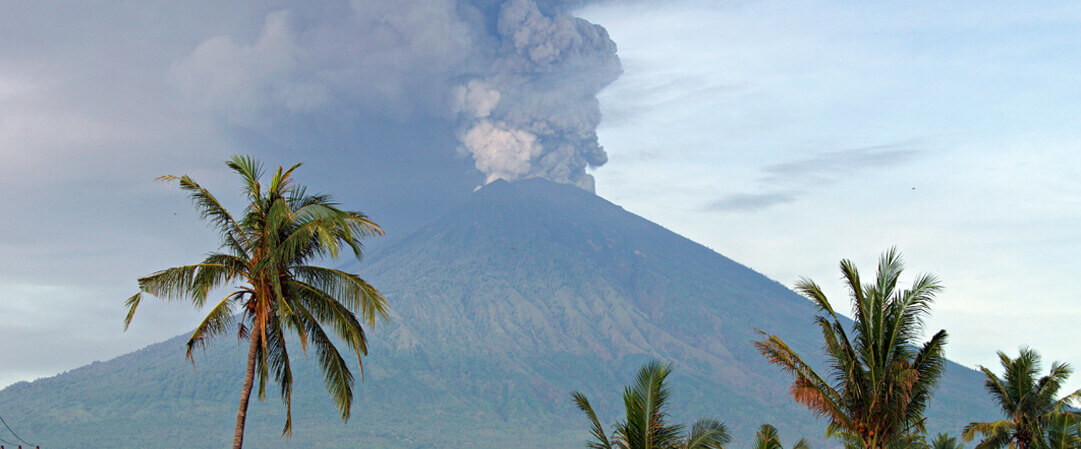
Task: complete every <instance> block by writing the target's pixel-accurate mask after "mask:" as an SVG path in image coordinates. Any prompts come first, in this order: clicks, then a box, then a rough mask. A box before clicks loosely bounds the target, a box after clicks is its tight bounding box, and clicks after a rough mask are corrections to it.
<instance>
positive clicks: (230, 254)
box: [124, 156, 387, 449]
mask: <svg viewBox="0 0 1081 449" xmlns="http://www.w3.org/2000/svg"><path fill="white" fill-rule="evenodd" d="M226 165H227V166H228V167H229V168H230V169H232V170H233V171H234V172H236V173H237V174H239V175H240V177H241V179H242V180H243V183H244V191H245V194H246V195H247V200H248V201H249V204H248V206H247V208H246V209H245V210H244V215H243V216H242V217H241V218H240V220H237V219H234V217H233V216H232V215H231V214H230V213H229V211H227V210H226V209H225V208H224V207H222V205H221V203H220V202H219V201H218V200H217V198H215V197H214V195H212V194H211V193H210V192H208V191H207V190H206V189H204V188H203V187H202V186H200V185H199V184H197V183H196V182H195V181H193V180H192V179H191V178H189V177H187V176H180V177H176V176H168V175H167V176H162V177H161V178H159V179H160V180H164V181H168V182H172V181H176V182H178V183H179V186H180V189H181V190H183V191H185V192H187V193H188V194H189V196H190V197H191V199H192V203H193V205H194V206H195V209H196V210H197V211H198V212H199V214H200V215H201V217H202V218H203V219H205V220H207V221H209V222H210V225H211V226H212V227H213V228H214V229H215V230H216V231H217V232H218V234H219V235H220V237H221V246H220V248H219V251H217V252H212V253H210V254H209V255H208V256H206V258H205V259H203V261H202V262H200V263H196V264H192V265H185V266H180V267H174V268H169V269H166V270H162V271H158V272H156V273H154V274H151V275H149V276H146V277H143V278H140V279H139V293H136V294H135V295H133V296H132V297H131V298H128V300H127V301H126V302H125V305H126V306H127V307H128V313H127V316H126V317H125V318H124V329H127V327H128V325H129V324H130V323H131V319H132V317H133V316H134V315H135V309H136V308H137V307H138V306H139V304H140V303H141V301H142V298H143V294H144V293H146V294H150V295H153V296H156V297H158V298H161V299H163V300H166V301H172V300H179V299H186V300H188V301H190V302H191V303H192V305H193V306H195V307H196V308H201V307H202V306H203V305H204V304H205V302H206V299H207V296H208V295H209V294H210V292H211V291H212V290H213V289H215V288H217V287H224V286H231V285H235V287H233V288H234V290H232V291H230V292H229V293H228V294H226V295H225V296H224V297H223V298H222V299H221V300H220V301H219V302H217V303H216V304H215V305H214V306H213V307H212V308H211V309H210V312H209V313H208V314H207V315H206V318H204V319H203V321H202V322H201V323H199V326H198V327H196V329H195V332H194V333H192V335H191V338H190V339H189V340H188V343H187V357H188V359H189V360H192V362H193V363H194V359H193V358H192V349H194V348H195V347H196V346H201V345H203V344H205V342H206V341H207V340H209V339H211V338H213V337H216V336H220V335H222V334H224V333H226V332H227V331H228V329H229V328H230V327H231V326H232V324H233V323H235V322H237V321H239V332H238V336H239V338H241V339H243V338H247V339H248V340H249V347H248V360H247V371H246V374H245V376H244V386H243V389H242V390H241V396H240V406H239V409H238V411H237V418H236V432H235V434H234V436H233V448H235V449H240V447H241V446H242V443H243V440H244V421H245V416H246V414H247V410H248V400H249V399H250V397H251V391H252V386H253V382H254V378H255V377H258V379H259V399H260V400H263V399H264V398H265V395H266V384H267V379H268V377H270V375H271V374H273V378H274V381H275V382H277V383H278V384H279V386H280V388H281V397H282V401H283V402H284V404H285V410H286V419H285V427H284V428H283V429H282V434H283V435H290V434H291V433H292V413H291V410H292V387H293V374H292V371H291V369H290V366H289V353H288V351H287V349H286V334H289V333H295V334H296V335H297V337H299V342H300V347H301V349H302V350H304V352H307V348H308V346H309V345H310V346H312V347H314V348H315V351H316V353H317V354H318V355H319V366H320V367H321V368H322V371H323V375H324V381H325V384H326V387H327V390H328V392H329V393H330V395H331V396H332V397H333V398H334V401H335V403H336V404H337V406H338V409H339V410H340V411H341V416H342V420H347V419H349V410H350V406H351V404H352V401H353V391H352V388H353V374H352V372H351V371H350V369H349V366H348V364H347V362H346V359H345V358H344V357H342V355H341V354H340V353H339V352H338V349H337V348H336V347H335V345H334V343H332V341H331V339H330V337H329V336H328V335H327V332H326V330H325V329H324V326H329V327H330V328H332V329H333V332H334V334H336V335H337V337H338V338H340V339H341V341H342V342H343V343H344V344H345V346H347V347H348V348H349V349H350V350H351V351H352V352H353V354H354V355H355V356H356V358H357V361H358V365H359V361H360V357H361V355H367V340H366V338H365V334H364V328H363V327H362V325H361V323H360V321H359V320H358V318H357V316H356V314H357V313H359V314H360V315H361V316H362V318H363V319H364V320H365V321H366V322H367V323H368V325H369V326H371V325H374V324H375V319H376V318H379V319H381V320H386V319H387V305H386V301H385V300H384V299H383V297H382V295H381V294H380V293H379V291H378V290H376V289H375V288H373V287H372V286H371V285H369V284H368V283H367V282H365V281H364V280H363V279H361V278H360V277H358V276H357V275H355V274H350V273H346V272H344V271H340V270H335V269H331V268H324V267H320V266H315V265H311V263H313V262H317V261H319V260H320V259H321V258H325V257H327V256H330V257H332V258H334V257H338V255H339V254H340V253H341V252H342V251H343V250H345V249H347V248H348V249H349V250H352V252H353V254H354V255H355V256H356V257H358V258H359V257H360V255H361V250H362V248H363V247H362V245H361V242H360V239H361V238H364V237H369V236H374V235H382V234H383V230H382V229H380V228H379V226H378V225H376V224H375V223H373V222H371V221H370V220H368V218H367V217H366V216H365V215H364V214H362V213H360V212H356V211H346V210H341V209H339V208H338V204H337V203H335V202H334V201H333V200H332V198H331V197H330V196H329V195H324V194H315V195H313V194H308V193H307V191H306V189H305V188H304V187H303V186H300V185H297V184H295V183H294V182H293V179H292V174H293V171H294V170H296V168H297V167H299V166H300V164H296V165H294V166H292V167H290V168H289V169H287V170H283V169H282V168H281V167H278V170H277V172H276V173H275V174H274V176H273V178H272V179H271V180H270V184H269V185H268V186H266V189H265V190H264V186H263V184H262V183H261V179H262V175H263V168H262V166H261V165H260V164H259V163H258V162H256V161H255V160H254V159H252V158H251V157H247V156H233V157H232V158H231V159H230V160H229V161H227V163H226ZM238 312H239V313H240V315H239V318H238V317H237V313H238ZM359 368H360V369H361V370H362V372H363V366H359Z"/></svg>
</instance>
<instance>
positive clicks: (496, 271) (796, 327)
mask: <svg viewBox="0 0 1081 449" xmlns="http://www.w3.org/2000/svg"><path fill="white" fill-rule="evenodd" d="M718 232H723V230H718ZM834 262H835V261H823V263H834ZM151 268H153V267H151ZM353 269H359V270H360V271H361V273H362V275H363V276H364V277H366V278H367V279H369V280H370V281H372V282H373V283H374V284H375V285H376V286H378V287H379V288H381V289H382V290H383V291H384V292H385V293H386V295H387V296H388V298H389V300H390V302H391V305H392V307H393V313H394V319H393V321H392V322H391V323H390V324H389V325H388V326H385V327H383V328H380V329H377V330H375V331H373V332H372V333H371V339H372V340H373V345H372V350H371V355H370V357H367V358H366V359H365V361H364V363H365V368H366V370H365V374H366V377H365V381H364V382H362V383H358V385H357V388H356V390H357V401H356V403H355V405H354V409H353V418H352V419H351V420H350V421H349V423H348V424H345V425H343V424H342V423H341V420H340V419H338V418H337V414H336V413H335V412H334V409H333V406H332V404H331V401H330V399H329V398H328V397H327V395H326V393H325V391H324V390H323V385H322V377H321V375H320V374H319V372H318V371H317V369H316V368H314V365H313V364H311V363H310V361H305V360H304V358H303V357H298V356H296V355H295V354H299V351H298V350H294V351H293V353H294V358H295V359H296V363H297V365H298V367H297V373H296V376H297V382H296V387H295V393H294V436H293V438H292V439H288V440H286V439H282V438H281V437H279V433H280V426H281V425H282V422H283V420H282V414H281V406H280V401H279V400H278V398H277V396H276V392H275V391H276V390H274V389H270V390H269V391H268V394H267V396H268V397H267V401H266V402H265V403H262V404H259V403H253V404H254V406H253V409H252V411H251V412H250V413H249V423H250V424H249V427H248V433H247V434H248V436H247V437H246V439H245V442H246V443H247V444H248V445H249V447H253V448H266V447H326V448H358V447H359V448H421V447H423V448H430V447H463V448H464V447H469V448H496V447H499V448H506V447H521V448H574V447H582V446H583V442H584V440H585V437H586V432H585V429H586V423H585V421H584V419H583V418H582V416H581V415H580V414H579V413H578V412H577V411H576V410H575V409H574V408H573V405H572V403H571V401H570V399H569V393H570V391H572V390H579V391H582V392H584V393H586V395H587V396H589V397H590V399H591V401H593V402H594V403H595V404H594V405H595V406H597V407H598V409H599V413H600V415H601V419H602V421H604V422H606V423H608V422H611V421H613V420H614V419H615V413H616V411H617V409H618V406H619V400H620V394H621V391H622V387H623V386H624V385H626V384H627V383H629V381H630V379H631V377H632V376H633V374H634V372H635V371H636V370H637V368H638V367H639V366H640V365H641V364H642V363H643V362H645V361H647V360H650V359H660V360H666V361H672V362H674V363H675V364H676V365H675V372H674V375H673V378H672V386H673V388H674V390H675V397H674V399H673V405H674V407H673V410H672V411H673V412H674V418H675V419H679V420H688V419H691V418H696V417H702V416H714V417H717V418H719V419H721V420H722V421H724V422H725V423H727V424H728V426H729V428H730V430H731V431H732V433H733V434H734V436H735V437H736V442H735V443H733V445H732V447H740V446H745V445H748V444H749V440H750V439H751V438H752V436H753V432H754V429H755V428H756V427H757V426H758V425H760V424H763V423H772V424H774V425H776V426H777V427H779V428H780V429H781V431H782V433H783V435H784V437H785V438H786V441H787V440H789V439H792V440H794V438H795V437H797V436H806V437H809V439H811V440H812V441H816V442H817V443H818V444H817V445H816V447H828V446H829V445H836V442H830V443H828V444H827V443H825V442H824V441H823V440H822V439H821V436H822V432H823V424H822V423H821V422H816V421H815V419H814V417H813V416H812V415H811V414H810V413H809V412H807V411H806V410H805V409H803V408H802V407H799V406H797V405H796V404H794V403H793V402H792V401H791V400H790V399H789V397H788V395H787V386H788V383H789V380H788V379H787V378H785V377H783V376H782V375H781V374H780V373H779V372H778V371H777V370H776V369H775V368H774V367H772V366H770V365H768V364H767V363H766V362H765V360H764V359H763V358H762V356H760V355H759V354H758V353H757V352H756V351H755V349H754V348H753V346H752V345H751V342H752V341H753V340H756V339H758V336H757V335H756V333H755V329H763V330H767V331H769V332H771V333H776V334H779V335H781V336H782V337H783V338H785V339H786V341H788V342H789V343H790V344H791V345H792V346H794V347H795V348H796V349H797V350H798V351H800V352H801V353H802V354H808V355H812V357H810V358H811V359H812V360H813V361H820V360H821V359H820V358H819V356H818V354H819V353H820V346H821V344H820V337H819V335H818V334H817V332H816V331H815V328H814V327H813V326H812V323H811V318H812V316H813V315H814V312H815V311H814V309H813V308H812V306H811V304H809V303H808V302H807V301H805V300H804V299H803V298H801V297H799V296H798V295H796V294H794V293H793V292H791V291H790V290H788V289H787V288H785V287H784V286H783V285H781V284H779V283H777V282H774V281H772V280H770V279H768V278H766V277H765V276H762V275H761V274H759V273H756V272H754V271H752V270H750V269H748V268H746V267H744V266H742V265H740V264H738V263H736V262H734V261H732V260H730V259H728V258H726V257H724V256H722V255H720V254H717V253H716V252H713V251H711V250H709V249H707V248H705V247H704V246H702V245H699V244H696V243H694V242H692V241H690V240H687V239H685V238H683V237H680V236H679V235H677V234H675V233H673V232H671V231H668V230H666V229H664V228H662V227H660V226H658V225H656V224H654V223H651V222H649V221H648V220H645V219H643V218H641V217H639V216H637V215H634V214H631V213H629V212H627V211H625V210H623V209H622V208H620V207H618V206H616V205H614V204H612V203H610V202H608V201H605V200H604V199H602V198H600V197H597V196H595V195H592V194H590V193H588V192H585V191H582V190H580V189H577V188H574V187H570V186H565V185H559V184H554V183H550V182H547V181H542V180H526V181H520V182H516V183H507V182H502V181H499V182H495V183H492V184H490V185H488V186H486V187H485V188H483V189H480V190H479V191H477V192H475V193H474V194H473V195H471V196H470V198H469V199H468V200H467V201H465V202H464V203H463V204H460V205H458V206H457V207H454V208H452V209H451V210H450V211H449V212H448V213H447V214H446V215H444V216H443V217H441V218H440V219H438V220H435V221H434V222H432V223H430V224H429V225H427V226H425V227H423V228H422V229H420V230H419V231H418V232H416V233H415V234H413V235H412V236H410V237H408V238H405V239H403V240H400V241H398V242H397V243H395V244H393V245H389V246H387V247H384V248H380V250H379V251H378V252H377V253H373V254H370V255H369V256H368V257H367V259H366V260H365V262H364V263H363V264H362V265H360V266H357V267H353ZM840 299H841V298H838V300H840ZM118 320H119V317H118ZM185 340H186V337H185V336H181V337H177V338H175V339H172V340H169V341H166V342H163V343H158V344H155V345H151V346H149V347H147V348H144V349H142V350H140V351H137V352H134V353H131V354H128V355H125V356H122V357H119V358H116V359H114V360H111V361H108V362H103V363H94V364H92V365H88V366H85V367H82V368H78V369H76V370H72V371H70V372H67V373H64V374H61V375H59V376H56V377H52V378H48V379H42V380H39V381H36V382H32V383H19V384H16V385H13V386H11V387H9V388H7V389H5V390H3V391H0V410H5V411H7V412H6V416H5V418H7V419H8V421H9V423H10V424H12V425H13V427H16V428H17V429H19V432H20V433H21V434H23V436H24V437H26V438H28V439H31V440H34V439H37V440H40V442H41V444H42V447H43V448H53V447H56V448H176V447H185V448H220V447H226V446H227V445H228V444H229V442H230V441H231V435H232V426H233V423H234V414H235V411H236V403H237V398H238V397H239V390H240V384H241V377H242V369H243V358H244V351H245V350H246V345H237V344H236V342H235V341H233V340H230V339H223V340H222V341H218V342H215V343H214V344H211V345H209V346H208V348H207V350H206V351H205V353H203V354H199V355H197V357H196V369H195V370H193V369H192V367H191V365H190V364H189V363H188V362H187V361H186V360H185V359H184V351H183V343H184V341H185ZM981 385H982V383H981V376H980V375H979V374H978V373H977V372H975V371H973V370H969V369H966V368H963V367H961V366H958V365H951V366H950V367H949V369H948V371H947V375H946V378H945V379H944V381H943V382H942V384H941V388H940V390H939V392H938V394H937V395H936V397H935V401H934V403H933V404H932V407H931V413H930V416H931V421H930V427H931V430H932V434H933V432H936V431H950V432H951V433H954V434H957V433H959V431H960V427H961V426H962V425H963V424H965V423H968V422H970V421H972V420H977V419H990V418H991V417H993V416H994V407H993V405H992V404H991V402H990V401H989V400H988V399H987V398H986V395H985V394H984V393H983V391H982V389H981ZM12 421H14V422H12ZM35 442H37V441H35Z"/></svg>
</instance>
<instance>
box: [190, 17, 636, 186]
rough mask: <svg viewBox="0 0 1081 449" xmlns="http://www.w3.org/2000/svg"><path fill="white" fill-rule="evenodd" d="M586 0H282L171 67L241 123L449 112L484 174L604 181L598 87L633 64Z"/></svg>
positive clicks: (212, 106)
mask: <svg viewBox="0 0 1081 449" xmlns="http://www.w3.org/2000/svg"><path fill="white" fill-rule="evenodd" d="M578 3H580V2H559V1H543V0H541V1H538V0H508V1H504V2H495V1H481V0H478V1H472V2H470V1H456V0H434V1H427V2H400V1H391V0H375V1H360V0H358V1H354V2H352V3H349V4H348V5H347V6H345V5H343V6H341V7H314V6H310V5H304V4H299V3H298V4H295V5H281V6H282V8H280V9H278V10H275V11H272V12H269V13H267V14H266V15H265V23H264V24H263V26H262V28H261V30H260V31H259V32H258V34H257V35H256V36H254V37H253V38H249V39H248V40H247V41H245V40H243V39H238V38H234V37H231V36H219V37H214V38H210V39H207V40H205V41H203V42H202V43H200V44H199V45H198V46H197V47H196V48H195V49H194V50H193V51H192V52H191V53H190V54H189V55H187V56H186V57H184V58H182V59H181V60H179V61H177V62H176V63H175V64H173V67H172V76H173V78H174V79H175V81H176V83H177V85H178V86H180V88H181V89H182V90H183V91H184V92H185V93H186V94H187V97H188V98H190V99H191V100H192V101H193V102H194V104H196V105H197V106H202V107H206V108H209V110H211V111H214V113H216V114H220V115H221V116H222V117H223V118H225V119H226V120H229V121H230V122H232V123H234V124H237V125H240V126H249V127H273V126H275V124H276V123H279V122H281V121H283V120H289V119H290V118H291V117H293V116H295V115H297V114H310V113H326V112H327V111H332V112H334V113H340V114H356V115H357V116H358V117H365V116H370V115H372V114H376V115H380V116H391V117H396V118H397V119H399V120H411V119H413V118H416V117H421V118H424V119H431V118H439V119H443V120H449V121H451V122H453V123H454V124H455V127H456V128H457V129H458V131H457V140H458V143H459V147H458V152H459V153H460V154H461V155H462V156H463V157H470V158H472V159H473V161H474V164H475V166H476V168H477V169H478V170H480V171H481V172H482V173H484V175H485V178H486V182H491V181H493V180H495V179H506V180H515V179H522V178H532V177H541V178H546V179H549V180H552V181H557V182H562V183H568V184H574V185H577V186H579V187H582V188H584V189H587V190H591V191H592V190H593V178H592V176H590V175H589V174H588V173H586V169H587V168H590V167H599V166H601V165H603V164H604V163H605V162H607V155H606V153H605V151H604V149H603V148H602V147H601V145H600V144H599V143H598V141H597V134H596V128H597V125H598V124H599V123H600V120H601V115H600V108H599V104H598V102H597V98H596V94H597V92H599V91H600V90H601V89H602V88H603V87H604V86H606V85H608V84H609V83H611V82H612V81H614V80H615V79H616V77H618V76H619V74H620V72H621V69H620V63H619V58H618V57H617V56H616V45H615V43H614V42H613V41H612V40H611V38H609V36H608V33H607V32H606V31H605V29H604V28H603V27H601V26H600V25H596V24H592V23H590V22H588V21H586V20H584V19H581V18H578V17H574V16H573V15H571V12H570V11H569V9H570V8H571V7H573V6H576V5H577V4H578ZM440 150H445V149H431V150H430V151H440Z"/></svg>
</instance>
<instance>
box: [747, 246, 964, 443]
mask: <svg viewBox="0 0 1081 449" xmlns="http://www.w3.org/2000/svg"><path fill="white" fill-rule="evenodd" d="M903 269H904V264H903V263H902V261H901V256H900V254H899V253H898V252H897V250H896V248H891V249H890V250H888V251H887V252H886V253H885V254H883V255H882V257H881V258H880V259H879V262H878V272H877V274H876V276H875V281H874V283H867V284H864V283H863V282H862V281H861V279H860V275H859V272H858V271H857V270H856V267H855V266H854V265H853V264H852V262H851V261H848V260H842V261H841V272H842V273H843V274H844V279H845V281H846V284H847V287H848V289H849V290H850V292H851V296H852V300H853V307H852V311H853V317H854V319H855V323H854V325H851V326H850V325H849V324H847V323H844V322H842V321H841V319H840V317H839V316H838V315H837V313H836V312H835V311H834V308H833V306H832V305H831V304H830V302H829V300H828V299H826V295H825V294H824V293H822V289H821V288H820V287H819V286H818V285H817V284H815V283H814V282H813V281H811V280H809V279H806V278H804V279H801V280H800V281H799V282H798V283H797V284H796V291H798V292H799V293H800V294H802V295H803V296H805V297H807V298H808V299H810V300H811V301H812V302H814V304H815V305H816V306H818V309H819V310H820V311H821V312H822V314H821V315H818V316H816V317H815V323H816V324H817V325H818V327H819V328H820V330H821V332H822V337H823V339H824V340H825V352H826V361H827V363H826V366H828V367H829V372H828V373H827V375H826V376H822V375H820V374H818V373H817V372H816V371H815V370H814V369H812V368H811V366H810V365H808V364H807V363H806V362H804V361H803V359H802V358H800V356H799V355H798V354H796V352H795V351H793V350H792V348H790V347H789V346H788V345H787V344H785V342H784V341H783V340H782V339H781V338H780V337H778V336H776V335H769V334H766V333H765V332H761V331H759V332H761V333H762V334H763V335H764V336H765V338H764V339H763V340H762V341H758V342H755V346H756V347H757V348H758V350H759V352H761V353H762V354H763V355H764V356H766V357H767V358H768V359H769V361H770V362H771V363H773V364H776V365H778V366H780V367H781V369H782V370H784V371H785V372H787V373H789V374H791V375H793V376H794V377H795V380H794V381H793V382H792V386H791V387H790V390H789V391H790V392H791V394H792V397H793V399H795V400H796V402H798V403H800V404H803V405H805V406H807V408H809V409H811V410H812V411H814V412H815V413H816V414H818V415H820V416H824V417H826V418H827V419H828V420H829V428H828V433H830V434H834V435H839V436H842V437H846V436H847V439H848V440H849V441H852V442H858V444H859V445H860V446H862V447H863V448H866V449H882V448H886V447H889V446H891V445H894V444H895V443H896V444H902V442H904V441H911V440H912V437H913V436H914V435H916V434H918V433H922V432H923V431H924V417H923V411H924V409H925V408H926V407H927V403H928V401H930V399H931V395H932V393H933V390H934V387H935V385H936V384H937V383H938V380H939V378H940V377H942V371H943V369H944V366H945V362H946V358H945V355H944V354H943V347H944V345H945V344H946V331H944V330H940V331H938V332H937V333H936V334H935V335H934V336H932V337H931V339H930V340H928V341H927V342H926V343H924V344H922V345H918V342H917V338H918V337H919V335H920V334H921V332H922V330H923V318H924V317H925V316H926V315H927V314H928V313H929V312H930V307H931V304H932V302H934V298H935V294H937V293H938V292H939V291H940V290H941V288H942V287H941V286H940V285H939V282H938V280H937V279H936V278H935V277H934V276H931V275H926V274H924V275H919V276H917V277H916V279H915V280H914V282H913V284H912V286H911V287H909V288H908V289H906V290H899V289H898V285H897V284H898V280H899V278H900V277H901V272H902V271H903ZM850 330H851V332H852V338H851V339H850V338H849V331H850ZM827 379H828V380H827Z"/></svg>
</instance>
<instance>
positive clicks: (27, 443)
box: [0, 416, 34, 446]
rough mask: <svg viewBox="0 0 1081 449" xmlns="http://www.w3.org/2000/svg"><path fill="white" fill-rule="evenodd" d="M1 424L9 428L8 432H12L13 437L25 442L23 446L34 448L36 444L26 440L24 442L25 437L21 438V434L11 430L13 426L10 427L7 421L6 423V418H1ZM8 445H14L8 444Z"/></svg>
mask: <svg viewBox="0 0 1081 449" xmlns="http://www.w3.org/2000/svg"><path fill="white" fill-rule="evenodd" d="M0 422H2V423H4V427H7V429H8V432H11V434H12V435H15V438H18V439H19V441H22V442H23V444H25V445H27V446H33V445H34V443H31V442H29V441H26V440H24V439H23V437H21V436H19V434H17V433H15V431H14V430H11V426H9V425H8V422H7V421H4V417H3V416H0ZM8 444H14V443H8Z"/></svg>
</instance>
